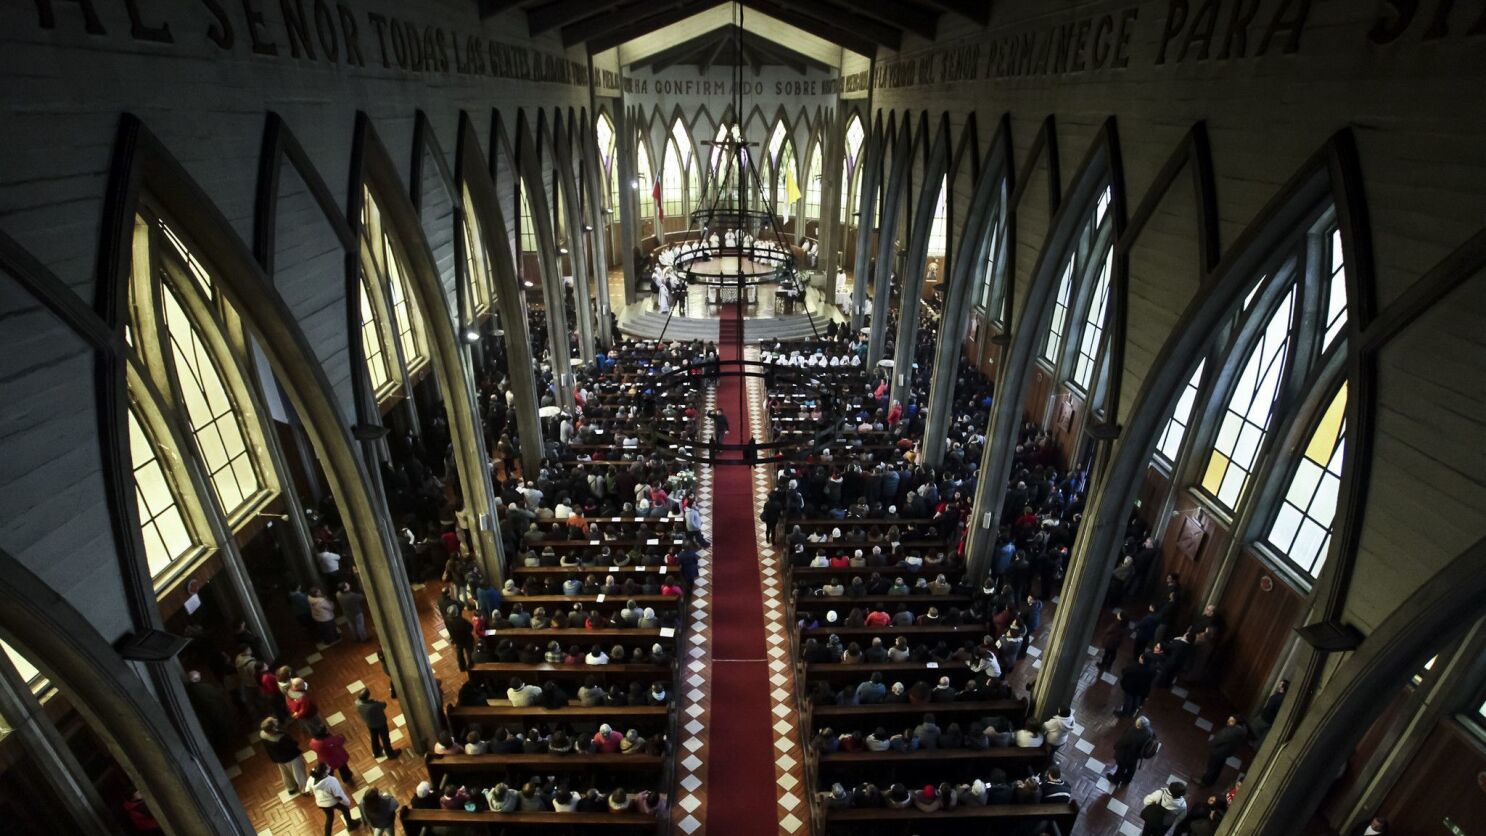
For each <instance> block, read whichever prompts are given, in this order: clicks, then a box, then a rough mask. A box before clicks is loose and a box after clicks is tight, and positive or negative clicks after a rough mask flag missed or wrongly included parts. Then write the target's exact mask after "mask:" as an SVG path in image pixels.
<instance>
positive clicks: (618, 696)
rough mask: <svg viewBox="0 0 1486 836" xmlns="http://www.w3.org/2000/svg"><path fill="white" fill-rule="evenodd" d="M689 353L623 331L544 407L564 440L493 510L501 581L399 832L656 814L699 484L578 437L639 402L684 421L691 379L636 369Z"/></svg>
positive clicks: (564, 826)
mask: <svg viewBox="0 0 1486 836" xmlns="http://www.w3.org/2000/svg"><path fill="white" fill-rule="evenodd" d="M690 350H691V351H693V352H695V354H694V355H693V354H688V353H687V350H684V349H682V348H680V347H677V346H673V345H659V344H641V343H630V344H628V345H626V346H625V347H624V348H622V349H621V350H618V351H616V352H614V357H613V358H612V359H613V360H614V362H612V363H609V364H606V366H605V367H604V368H601V369H595V370H594V372H595V374H593V375H592V376H591V377H589V378H587V379H585V381H584V383H583V385H582V386H580V388H579V396H580V398H581V403H582V406H581V407H580V409H579V410H577V413H576V414H567V413H561V414H559V415H556V416H553V417H552V418H551V419H549V420H550V421H552V422H553V423H554V424H555V425H557V426H554V429H555V430H556V432H555V433H554V437H560V438H562V437H565V438H568V439H570V440H571V442H572V443H568V444H566V445H560V446H559V447H558V448H557V449H556V450H553V451H552V452H554V453H556V454H557V455H555V456H554V457H552V458H551V459H549V460H548V462H546V463H545V465H544V467H543V468H542V469H541V471H540V472H539V473H536V474H533V476H534V477H535V478H531V479H526V480H523V481H522V483H521V488H520V489H519V491H518V492H517V494H516V495H515V496H514V497H512V498H513V500H515V501H513V502H511V503H509V504H507V505H506V506H505V508H503V512H504V513H503V518H504V519H503V522H505V523H506V524H505V525H503V526H502V534H503V537H504V538H505V539H506V546H507V554H508V555H511V556H512V559H511V565H510V566H509V567H508V571H507V580H506V582H505V584H504V586H503V588H502V589H501V594H500V597H499V603H498V606H496V607H494V608H491V609H490V610H489V611H488V612H485V613H482V616H483V626H484V627H485V629H484V630H483V635H479V636H477V637H476V641H475V644H474V648H473V652H472V654H471V660H470V664H468V665H467V666H463V665H462V668H467V669H466V670H465V675H466V676H467V677H468V679H467V681H466V682H465V683H464V684H463V686H462V687H461V688H460V689H459V694H458V700H457V702H456V703H454V704H450V705H448V706H447V707H446V709H445V712H444V722H445V728H446V733H445V735H444V737H443V738H442V739H441V740H440V742H439V744H438V745H437V746H436V747H435V750H434V752H433V753H431V754H429V755H427V756H426V758H425V764H426V768H427V771H428V782H429V784H430V785H431V792H430V796H432V797H433V799H434V801H433V803H422V804H420V803H419V801H418V800H417V799H415V800H414V802H413V804H411V805H410V806H409V807H408V808H405V809H404V810H403V811H402V815H401V820H402V824H403V827H404V829H405V830H406V831H407V832H408V833H411V834H427V836H434V834H446V833H447V834H454V833H460V834H463V833H470V834H483V833H497V832H499V833H514V832H533V833H535V832H543V833H546V832H556V833H573V834H579V833H595V832H626V833H635V832H648V833H656V832H660V831H659V830H658V828H663V827H665V826H666V824H667V821H668V819H667V815H668V809H669V808H668V799H669V796H670V795H671V792H672V790H671V786H672V784H673V782H674V778H673V775H674V765H673V763H672V761H673V758H674V757H675V752H674V746H673V741H674V740H675V738H676V723H677V700H676V697H675V693H676V688H677V665H676V655H677V646H678V643H679V642H680V641H681V639H682V638H684V637H685V636H686V635H687V624H686V623H685V619H684V613H685V609H684V603H685V596H686V590H685V585H684V584H685V580H684V579H685V574H686V567H685V565H684V561H685V560H686V559H694V557H695V548H696V545H697V544H696V541H695V539H694V538H692V537H690V536H688V533H687V526H686V518H685V515H684V513H682V508H683V503H686V502H689V501H691V490H692V486H693V479H692V478H691V475H690V473H689V472H685V471H683V470H682V469H681V468H678V467H676V466H674V465H667V464H665V463H662V462H660V461H659V460H654V459H650V458H645V457H642V455H641V454H640V452H639V451H638V449H636V448H633V447H625V446H623V445H622V444H599V443H581V442H579V439H581V438H594V437H595V436H597V437H602V436H603V435H605V434H607V433H608V432H610V430H605V431H604V432H603V433H597V432H596V431H597V430H598V429H600V428H603V427H606V426H607V427H611V428H614V430H615V431H617V430H618V429H619V428H621V427H626V426H629V427H632V426H633V420H632V410H635V409H637V408H639V409H644V410H650V411H653V412H655V413H660V412H663V411H668V412H673V413H674V415H671V416H669V418H668V420H673V421H675V422H676V423H677V424H678V425H679V426H680V427H681V428H682V431H685V432H692V431H694V429H695V427H694V425H695V424H697V422H698V421H699V420H700V419H699V418H698V415H699V410H698V409H697V407H698V406H699V405H700V403H701V395H700V391H701V387H699V386H677V387H666V388H661V387H653V388H652V387H650V386H649V385H648V384H647V382H646V380H645V379H646V378H649V377H653V376H655V375H659V374H664V373H666V372H669V371H670V370H671V369H673V368H675V367H676V366H678V365H681V364H683V363H685V362H687V361H688V360H690V359H693V356H698V357H699V356H700V352H701V350H702V349H701V347H700V346H692V347H691V348H690ZM636 398H638V399H639V401H638V402H637V400H636ZM563 423H568V424H569V426H568V427H566V428H564V427H562V426H561V425H562V424H563ZM451 808H452V809H451Z"/></svg>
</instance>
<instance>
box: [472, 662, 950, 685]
mask: <svg viewBox="0 0 1486 836" xmlns="http://www.w3.org/2000/svg"><path fill="white" fill-rule="evenodd" d="M475 667H479V665H476V666H475ZM599 667H602V666H599ZM874 673H880V674H882V681H883V682H889V683H891V682H903V683H905V684H912V683H914V682H917V681H919V680H923V681H925V682H929V683H933V682H935V681H937V680H938V679H939V677H941V676H947V677H949V678H950V680H951V681H953V682H964V681H966V680H968V679H970V678H971V677H972V676H973V675H974V674H975V672H974V671H972V670H970V666H969V665H966V664H965V663H963V662H948V663H945V664H934V663H919V662H883V663H881V664H877V665H872V664H862V665H843V664H840V663H839V662H824V663H821V662H817V663H816V664H813V665H806V666H805V679H806V680H807V681H811V682H813V681H816V680H821V679H824V680H825V681H827V682H833V683H841V684H847V683H852V682H866V681H867V680H868V679H871V678H872V674H874Z"/></svg>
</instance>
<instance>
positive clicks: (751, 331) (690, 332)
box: [619, 306, 826, 343]
mask: <svg viewBox="0 0 1486 836" xmlns="http://www.w3.org/2000/svg"><path fill="white" fill-rule="evenodd" d="M632 307H638V306H632ZM825 327H826V322H825V319H824V318H823V317H819V316H817V317H816V318H815V327H814V328H813V329H812V328H811V326H810V318H809V317H807V316H805V315H803V314H796V315H794V316H777V317H769V318H766V319H750V320H747V321H746V322H745V323H744V325H743V339H744V340H745V341H747V342H751V343H752V342H761V341H764V340H769V341H773V340H781V341H788V340H804V339H810V338H812V337H814V336H815V334H816V331H817V330H818V331H820V332H821V333H824V332H825ZM619 330H620V331H622V332H624V333H626V334H629V335H631V336H635V337H641V338H643V339H650V340H654V339H659V338H660V336H661V333H662V331H664V333H665V338H666V339H668V340H708V341H713V342H716V341H720V337H719V330H718V320H717V319H693V318H690V317H684V316H676V317H672V318H671V321H670V324H669V325H667V324H666V315H665V314H663V313H658V312H656V311H627V312H626V313H625V315H623V316H621V317H620V319H619Z"/></svg>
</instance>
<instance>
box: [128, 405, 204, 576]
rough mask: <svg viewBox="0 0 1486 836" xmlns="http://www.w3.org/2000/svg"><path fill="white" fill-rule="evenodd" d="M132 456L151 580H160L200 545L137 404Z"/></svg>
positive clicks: (132, 422) (131, 421)
mask: <svg viewBox="0 0 1486 836" xmlns="http://www.w3.org/2000/svg"><path fill="white" fill-rule="evenodd" d="M129 455H130V458H131V459H132V460H133V467H134V499H135V503H136V504H137V505H138V506H139V529H140V532H139V533H140V538H141V539H142V540H143V541H144V551H145V561H146V564H147V565H148V567H149V570H150V577H151V578H154V579H156V580H157V581H158V580H159V579H160V578H161V577H162V576H165V575H166V574H167V573H168V572H169V570H170V568H171V567H172V566H173V565H175V564H176V563H177V562H178V561H181V560H183V559H185V558H186V557H188V556H189V555H190V553H191V552H192V551H193V550H195V549H197V548H198V547H199V545H200V544H199V543H198V542H197V539H196V537H195V536H193V535H192V533H191V528H190V526H189V525H188V524H187V522H186V517H185V515H184V514H183V513H181V507H180V502H179V501H178V500H177V498H176V490H175V486H174V484H173V483H172V482H171V479H170V476H169V475H168V474H167V473H166V470H165V467H164V465H163V464H162V463H161V461H160V457H159V455H158V454H157V453H156V449H155V443H154V441H153V440H152V439H151V438H150V436H149V435H147V434H146V433H145V430H144V423H143V422H142V421H141V420H140V418H139V412H138V410H137V409H136V408H135V407H134V406H133V405H131V406H130V407H129Z"/></svg>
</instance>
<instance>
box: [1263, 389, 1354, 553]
mask: <svg viewBox="0 0 1486 836" xmlns="http://www.w3.org/2000/svg"><path fill="white" fill-rule="evenodd" d="M1346 412H1347V386H1346V384H1345V383H1344V384H1342V387H1341V389H1340V391H1338V392H1337V393H1336V395H1335V396H1334V397H1332V399H1331V403H1330V405H1328V406H1327V407H1326V412H1325V413H1324V414H1323V415H1322V416H1321V421H1320V423H1319V424H1317V425H1316V430H1315V432H1313V433H1311V438H1310V442H1309V443H1307V444H1306V446H1305V450H1304V452H1303V454H1302V455H1301V457H1300V461H1299V462H1298V463H1297V464H1296V466H1295V475H1294V476H1292V477H1291V479H1290V486H1289V488H1288V489H1287V490H1286V491H1285V498H1284V500H1283V501H1282V502H1281V503H1280V507H1279V511H1278V512H1277V513H1276V515H1275V518H1274V522H1273V524H1271V525H1270V527H1269V534H1268V536H1267V537H1266V538H1265V540H1266V541H1267V542H1268V543H1269V545H1271V546H1273V547H1274V548H1275V549H1276V550H1278V551H1279V552H1280V553H1281V554H1283V555H1285V557H1287V558H1288V559H1289V561H1290V562H1291V563H1292V564H1294V566H1295V568H1297V569H1299V570H1300V571H1301V572H1302V573H1303V574H1304V575H1305V576H1306V577H1308V578H1311V579H1312V580H1314V579H1315V578H1316V576H1317V575H1319V574H1320V573H1321V566H1322V564H1323V563H1324V562H1325V559H1326V547H1327V546H1328V545H1329V544H1330V543H1331V527H1332V524H1333V523H1334V521H1335V519H1336V501H1337V497H1338V495H1339V494H1340V493H1341V484H1342V453H1343V451H1344V450H1345V448H1346V439H1347V423H1346Z"/></svg>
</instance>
